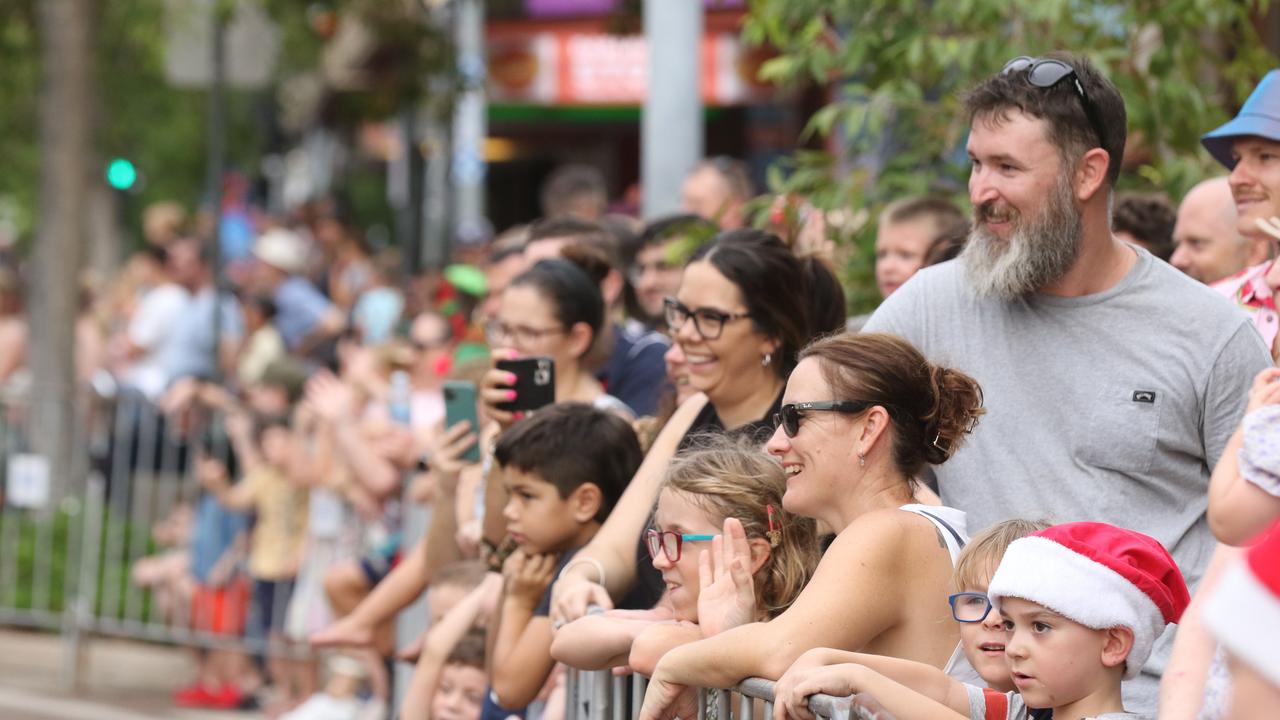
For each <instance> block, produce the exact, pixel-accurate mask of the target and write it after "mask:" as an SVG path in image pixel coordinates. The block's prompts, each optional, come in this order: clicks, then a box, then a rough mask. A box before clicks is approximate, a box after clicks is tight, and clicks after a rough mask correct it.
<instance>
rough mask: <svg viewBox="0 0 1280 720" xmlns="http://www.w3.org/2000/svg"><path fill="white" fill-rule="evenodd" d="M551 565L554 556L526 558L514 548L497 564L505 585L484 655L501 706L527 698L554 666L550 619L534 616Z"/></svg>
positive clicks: (521, 703)
mask: <svg viewBox="0 0 1280 720" xmlns="http://www.w3.org/2000/svg"><path fill="white" fill-rule="evenodd" d="M555 566H556V558H555V556H554V555H535V556H532V557H529V556H526V555H525V554H524V553H523V551H519V550H517V551H516V552H515V553H513V554H512V555H511V557H510V558H507V564H506V566H505V567H503V570H502V574H503V575H504V576H505V578H506V586H505V588H504V591H503V596H502V604H501V605H500V606H499V610H498V614H499V616H500V617H499V618H498V628H497V631H496V633H495V635H496V637H495V638H494V643H493V648H492V652H491V653H490V657H489V663H490V665H489V685H490V687H492V688H493V692H494V695H496V696H497V699H498V704H499V705H501V706H502V707H505V708H513V709H514V708H520V707H524V706H525V705H528V704H529V703H530V702H533V700H534V698H536V697H537V696H538V691H540V690H541V689H542V686H543V684H545V683H546V680H547V676H548V675H549V674H550V673H551V669H552V668H553V667H555V661H554V660H552V659H551V637H552V628H551V619H550V618H548V617H541V616H535V615H534V611H535V610H536V609H537V606H538V601H539V599H540V598H541V597H542V595H543V593H544V592H545V591H546V588H547V586H549V585H550V584H551V578H552V575H553V573H554V572H555Z"/></svg>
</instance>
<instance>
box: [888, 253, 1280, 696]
mask: <svg viewBox="0 0 1280 720" xmlns="http://www.w3.org/2000/svg"><path fill="white" fill-rule="evenodd" d="M1136 252H1137V253H1138V259H1137V263H1136V264H1135V266H1134V267H1133V269H1132V270H1131V271H1130V272H1129V273H1128V274H1127V275H1125V277H1124V278H1123V279H1122V280H1121V281H1120V282H1119V283H1117V284H1116V285H1115V286H1114V287H1112V288H1110V289H1108V290H1106V291H1103V292H1100V293H1097V294H1094V295H1087V296H1084V297H1072V298H1064V297H1052V296H1048V295H1034V296H1032V297H1029V298H1025V299H1021V300H1016V301H1012V302H1003V301H998V300H992V299H985V298H979V297H977V296H976V295H975V294H974V293H973V291H972V290H971V289H970V286H969V284H968V282H967V281H966V279H965V277H964V268H963V265H962V264H961V263H960V262H959V261H952V262H949V263H944V264H942V265H938V266H935V267H930V268H926V269H924V270H922V271H920V272H919V273H917V274H916V275H915V277H913V278H912V279H911V280H909V281H908V282H907V283H906V284H905V285H903V286H902V287H901V288H899V289H898V290H897V291H896V292H895V293H894V294H893V295H891V296H890V297H889V298H888V299H887V300H886V301H885V302H884V304H883V305H881V306H880V308H879V309H878V310H877V311H876V313H875V314H874V315H873V316H872V318H871V320H870V321H869V322H868V323H867V325H866V327H865V329H864V331H865V332H889V333H893V334H896V335H899V336H901V337H903V338H905V339H907V340H909V341H911V342H912V343H914V344H915V345H916V346H917V347H918V348H920V350H921V351H922V352H924V354H925V355H926V356H927V357H928V358H929V359H930V360H931V361H933V362H935V363H939V364H941V365H944V366H947V367H952V368H955V369H957V370H961V371H963V372H965V373H968V374H969V375H971V376H973V377H974V378H975V379H976V380H977V381H978V382H979V383H980V384H981V386H982V391H983V395H984V399H985V405H986V408H987V414H986V415H985V416H983V418H982V420H981V422H979V423H978V427H977V428H976V429H975V430H974V432H973V434H972V435H970V436H969V438H968V440H967V442H966V443H965V445H964V447H963V448H961V449H960V450H959V451H958V452H957V453H956V454H955V456H954V457H952V458H951V459H950V460H949V461H947V462H946V463H945V464H943V465H940V466H938V467H937V468H936V471H937V475H938V487H939V490H940V492H941V495H942V500H943V502H944V503H946V504H947V505H950V506H951V507H955V508H959V509H961V510H964V511H965V512H966V513H968V517H969V522H970V529H971V530H975V531H976V530H978V529H981V528H984V527H987V526H989V525H991V524H992V523H995V522H998V521H1000V520H1004V519H1007V518H1014V517H1020V518H1028V519H1044V520H1047V521H1049V522H1054V523H1059V522H1071V521H1078V520H1094V521H1101V522H1108V523H1112V524H1115V525H1119V526H1123V527H1128V528H1132V529H1134V530H1137V531H1139V532H1143V533H1146V534H1148V535H1151V536H1152V537H1154V538H1156V539H1157V540H1159V541H1160V542H1161V543H1163V544H1164V546H1165V547H1167V548H1169V550H1170V552H1171V553H1172V554H1173V557H1174V559H1175V560H1177V562H1178V565H1179V566H1180V567H1181V568H1182V572H1183V574H1184V575H1185V576H1186V578H1187V582H1188V584H1192V585H1194V584H1195V583H1198V582H1199V579H1200V575H1201V574H1202V573H1203V572H1204V568H1205V566H1206V565H1207V564H1208V561H1209V556H1210V555H1211V554H1212V552H1213V548H1214V539H1213V536H1212V534H1211V533H1210V532H1209V527H1208V524H1207V520H1206V518H1205V510H1206V507H1207V504H1208V497H1207V491H1208V483H1209V475H1210V472H1211V470H1212V468H1213V465H1214V463H1216V462H1217V460H1218V457H1219V455H1221V454H1222V450H1223V448H1224V447H1225V446H1226V443H1227V440H1228V439H1229V438H1230V436H1231V433H1232V432H1233V431H1234V429H1235V427H1236V425H1237V424H1238V423H1239V421H1240V416H1241V415H1242V413H1243V411H1244V406H1245V401H1246V395H1247V392H1248V389H1249V385H1250V384H1251V383H1252V381H1253V376H1254V375H1256V374H1257V373H1258V372H1259V371H1260V370H1262V369H1263V368H1264V367H1266V366H1268V365H1270V363H1271V357H1270V353H1268V351H1267V348H1266V346H1265V345H1264V343H1263V342H1262V339H1261V338H1260V337H1259V336H1258V334H1257V332H1256V331H1255V330H1254V329H1253V327H1252V325H1250V323H1249V321H1248V319H1247V318H1246V317H1245V316H1244V314H1243V313H1242V312H1241V311H1240V310H1238V309H1237V308H1235V307H1234V306H1233V305H1232V304H1231V303H1229V302H1227V301H1226V300H1225V299H1224V298H1222V297H1221V296H1220V295H1218V294H1217V293H1215V292H1213V291H1212V290H1210V289H1209V288H1208V287H1205V286H1204V285H1201V284H1200V283H1197V282H1195V281H1193V280H1191V279H1189V278H1188V277H1186V276H1185V275H1183V274H1182V273H1180V272H1178V271H1177V270H1175V269H1173V268H1172V267H1170V266H1169V265H1167V264H1165V263H1163V262H1160V261H1159V260H1156V259H1155V258H1154V257H1152V256H1151V254H1149V253H1147V252H1146V251H1144V250H1137V251H1136ZM1172 636H1173V633H1172V631H1170V632H1166V633H1165V635H1164V637H1163V638H1162V639H1161V640H1160V641H1159V642H1158V643H1157V645H1156V649H1155V652H1154V653H1153V654H1152V659H1151V661H1149V662H1148V664H1147V665H1146V667H1145V672H1144V674H1143V675H1142V676H1141V677H1139V678H1137V679H1134V680H1133V681H1130V682H1127V683H1125V697H1126V700H1127V701H1128V702H1129V704H1130V705H1131V706H1133V707H1135V708H1136V709H1139V710H1141V711H1144V712H1154V711H1155V709H1156V693H1157V690H1158V684H1159V673H1160V672H1161V671H1163V668H1164V664H1165V661H1166V660H1167V658H1168V655H1169V646H1170V644H1171V643H1172Z"/></svg>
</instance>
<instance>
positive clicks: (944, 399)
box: [920, 363, 986, 465]
mask: <svg viewBox="0 0 1280 720" xmlns="http://www.w3.org/2000/svg"><path fill="white" fill-rule="evenodd" d="M929 389H930V394H931V395H932V396H933V406H932V407H930V408H929V411H928V412H926V413H925V414H924V415H923V416H921V417H920V422H921V423H922V424H923V425H924V443H925V447H924V448H923V450H924V459H925V462H927V463H929V464H930V465H940V464H942V463H944V462H946V461H947V459H948V458H950V457H951V455H952V454H954V453H955V451H956V450H958V449H959V448H960V446H961V445H963V444H964V440H965V436H966V435H968V434H969V433H970V432H971V431H972V430H973V428H974V426H975V425H976V424H977V423H978V418H979V417H981V416H982V414H983V413H984V412H986V410H985V409H983V407H982V388H981V387H980V386H979V385H978V382H977V381H976V380H974V379H973V378H971V377H969V376H968V375H966V374H964V373H962V372H960V371H958V370H952V369H951V368H945V367H941V366H939V365H934V364H932V363H930V364H929Z"/></svg>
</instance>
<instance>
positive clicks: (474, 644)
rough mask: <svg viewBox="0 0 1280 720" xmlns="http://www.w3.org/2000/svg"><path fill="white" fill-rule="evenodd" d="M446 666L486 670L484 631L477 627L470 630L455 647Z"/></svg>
mask: <svg viewBox="0 0 1280 720" xmlns="http://www.w3.org/2000/svg"><path fill="white" fill-rule="evenodd" d="M444 664H445V665H461V666H463V667H469V668H476V669H478V670H484V630H483V629H481V628H475V627H473V628H471V629H470V630H468V631H467V634H466V635H463V636H462V639H461V640H459V641H458V644H457V645H454V646H453V650H452V651H451V652H450V653H449V657H447V658H445V661H444Z"/></svg>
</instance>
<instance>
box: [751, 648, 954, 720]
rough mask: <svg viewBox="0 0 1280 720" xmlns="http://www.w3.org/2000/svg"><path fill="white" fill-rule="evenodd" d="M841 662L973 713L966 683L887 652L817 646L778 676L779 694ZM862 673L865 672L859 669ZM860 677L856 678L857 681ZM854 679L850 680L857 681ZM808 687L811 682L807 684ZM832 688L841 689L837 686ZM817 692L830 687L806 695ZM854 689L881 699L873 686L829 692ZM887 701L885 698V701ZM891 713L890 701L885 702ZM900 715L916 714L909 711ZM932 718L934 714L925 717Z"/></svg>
mask: <svg viewBox="0 0 1280 720" xmlns="http://www.w3.org/2000/svg"><path fill="white" fill-rule="evenodd" d="M831 665H838V666H840V667H846V668H847V667H850V666H859V667H863V668H865V669H867V670H870V671H871V672H873V673H875V674H876V675H878V676H880V677H882V678H884V679H886V680H888V681H890V682H893V683H900V684H901V685H903V686H905V687H906V688H908V689H909V690H910V691H911V692H913V693H914V694H918V695H922V696H924V697H925V698H928V699H929V700H931V701H932V702H934V703H940V704H942V705H944V706H946V707H949V708H950V709H952V710H954V711H955V712H958V713H963V714H965V715H968V712H969V696H968V693H967V691H966V690H965V686H964V684H963V683H960V682H957V681H956V680H953V679H951V677H950V676H948V675H947V674H946V673H944V672H942V671H941V670H939V669H938V668H936V667H934V666H932V665H926V664H925V663H919V662H914V661H912V660H902V659H900V658H892V657H886V656H883V655H870V654H867V653H857V652H848V651H846V650H833V649H831V648H815V649H813V650H809V651H808V652H806V653H804V654H803V655H801V656H800V657H799V658H798V659H797V660H796V661H795V663H793V664H792V665H791V667H790V668H788V669H787V672H786V673H785V674H783V676H782V677H781V678H779V679H778V683H777V685H776V686H775V693H776V694H777V696H778V697H782V696H788V697H793V696H795V695H796V687H797V686H798V685H799V684H800V683H802V682H807V679H808V678H809V677H810V676H811V675H813V674H814V673H816V672H817V671H818V670H819V669H820V668H824V667H826V666H831ZM858 672H861V671H858ZM821 676H822V677H824V678H828V679H829V680H830V681H831V682H835V681H836V679H837V678H838V677H839V676H838V674H837V675H832V674H828V673H822V674H821ZM856 679H857V678H854V680H856ZM854 680H850V682H853V681H854ZM806 687H807V685H806ZM831 689H832V690H838V689H839V688H838V687H835V686H834V685H833V686H832V688H831ZM814 692H827V691H826V690H810V691H809V692H807V693H805V694H804V696H808V695H812V694H813V693H814ZM853 692H870V693H871V694H872V695H874V696H876V698H877V699H880V698H879V696H878V695H876V693H875V692H874V691H873V690H871V689H869V688H862V687H854V689H853V690H852V691H850V692H827V694H829V695H849V694H852V693H853ZM881 702H882V703H883V702H884V701H883V700H881ZM885 707H886V708H887V709H889V710H890V712H893V710H892V708H889V706H888V704H886V705H885ZM900 717H916V716H915V715H911V714H907V715H904V716H900ZM922 717H930V716H927V715H926V716H922Z"/></svg>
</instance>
